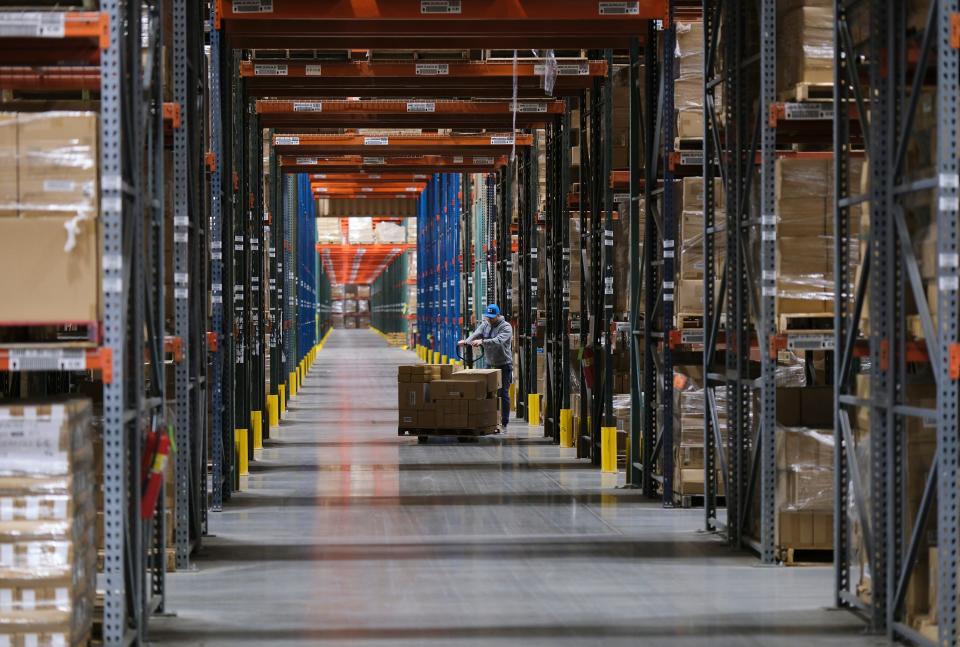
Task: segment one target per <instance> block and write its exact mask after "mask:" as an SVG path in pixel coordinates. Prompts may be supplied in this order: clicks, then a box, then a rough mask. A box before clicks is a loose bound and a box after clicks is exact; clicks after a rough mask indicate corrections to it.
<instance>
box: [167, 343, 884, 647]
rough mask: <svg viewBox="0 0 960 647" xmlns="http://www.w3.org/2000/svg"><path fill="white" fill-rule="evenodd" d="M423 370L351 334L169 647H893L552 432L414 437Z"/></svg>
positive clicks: (175, 578)
mask: <svg viewBox="0 0 960 647" xmlns="http://www.w3.org/2000/svg"><path fill="white" fill-rule="evenodd" d="M414 361H415V356H414V354H413V353H412V352H409V351H402V350H400V349H397V348H391V347H388V346H387V344H386V343H385V342H384V341H383V340H382V339H381V338H380V337H379V336H377V335H376V334H375V333H373V332H371V331H366V330H357V331H354V330H337V331H334V333H333V334H332V335H331V336H330V338H329V340H328V342H327V344H326V347H325V348H324V350H323V351H321V352H320V354H319V357H318V359H317V364H316V365H315V366H314V368H313V370H312V371H311V373H310V375H309V376H308V377H307V379H306V381H305V383H304V385H303V389H302V390H301V391H300V393H299V394H298V396H297V398H296V399H295V400H294V402H293V403H292V406H291V407H290V410H289V412H288V415H287V417H286V419H285V420H284V421H283V423H282V425H281V428H280V430H279V433H276V434H273V438H271V439H270V440H269V441H268V443H267V446H266V448H265V449H264V450H263V452H262V455H261V456H260V457H259V460H257V461H256V463H255V464H253V466H252V468H251V475H250V477H249V483H248V486H247V489H246V491H245V492H243V493H241V494H239V495H237V496H236V497H235V498H234V500H233V501H232V502H231V503H230V504H229V505H228V506H227V507H226V509H225V510H224V511H223V512H222V513H216V514H212V515H211V521H210V527H211V532H212V533H213V534H214V535H215V537H213V538H210V539H208V540H207V541H206V542H205V544H204V548H203V550H202V551H201V553H200V555H199V556H197V557H196V558H195V568H196V570H195V571H193V572H184V573H176V574H173V575H171V576H170V578H169V579H168V587H169V596H168V609H169V611H171V612H173V613H175V614H176V617H175V618H158V619H156V620H154V621H153V623H152V631H151V638H152V642H153V644H157V645H315V644H321V643H322V644H345V645H516V644H520V643H522V644H524V645H594V644H605V645H606V644H610V645H658V646H659V645H677V646H679V645H684V646H687V645H689V646H694V645H697V646H700V645H704V646H705V645H710V646H711V647H721V646H722V647H726V646H731V645H757V646H760V645H763V646H773V645H777V646H779V645H837V646H841V645H843V646H844V647H855V646H858V645H876V644H884V643H883V641H880V640H879V639H877V638H875V637H868V636H863V635H862V627H863V625H862V624H861V623H860V622H859V621H858V620H857V618H855V617H854V616H852V615H850V614H849V613H847V612H842V611H833V610H828V609H827V608H826V607H828V606H829V605H830V603H831V594H830V591H831V575H832V571H831V569H830V568H829V567H804V568H764V567H761V566H760V565H759V564H758V562H757V559H756V558H755V557H753V556H750V555H746V554H737V553H733V552H731V551H730V550H729V549H728V548H727V547H726V546H724V545H723V544H722V543H721V542H720V540H718V539H717V538H716V537H714V536H712V535H709V534H703V533H701V532H699V531H698V529H699V527H700V525H701V524H702V515H703V513H702V511H701V510H664V509H662V508H661V507H660V506H659V505H658V504H656V503H655V502H649V501H646V500H643V499H642V498H641V497H639V496H638V495H637V494H636V493H635V492H633V491H630V490H622V489H616V485H617V479H616V478H615V477H613V475H610V476H609V477H604V476H603V475H601V474H600V473H599V472H598V471H597V470H596V469H594V468H592V467H590V466H588V465H585V464H584V463H583V462H580V461H577V460H576V459H575V458H574V457H573V455H572V453H571V452H572V450H561V449H559V448H557V447H555V446H553V445H552V444H549V443H546V442H544V441H543V439H542V431H541V430H539V429H529V428H527V427H525V426H521V425H516V426H514V425H511V427H510V432H509V434H508V435H507V436H506V438H499V437H493V438H487V439H483V440H482V441H481V442H480V444H459V443H457V442H445V441H434V442H431V443H429V444H426V445H418V444H417V441H416V439H415V438H408V437H403V438H400V437H398V436H397V435H396V423H397V413H396V404H395V403H396V386H395V384H396V366H397V365H398V364H404V363H412V362H414ZM609 478H612V480H608V479H609ZM620 480H622V475H621V477H620Z"/></svg>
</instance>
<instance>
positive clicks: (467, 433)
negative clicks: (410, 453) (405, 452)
mask: <svg viewBox="0 0 960 647" xmlns="http://www.w3.org/2000/svg"><path fill="white" fill-rule="evenodd" d="M497 429H498V428H497V427H496V426H492V427H478V428H476V429H421V428H416V427H398V428H397V435H398V436H416V437H417V438H418V440H419V441H420V442H422V443H423V442H426V441H427V439H428V438H431V437H433V438H445V437H446V438H457V439H460V440H462V441H463V442H466V441H468V440H472V439H476V438H480V437H481V436H492V435H494V434H496V433H497Z"/></svg>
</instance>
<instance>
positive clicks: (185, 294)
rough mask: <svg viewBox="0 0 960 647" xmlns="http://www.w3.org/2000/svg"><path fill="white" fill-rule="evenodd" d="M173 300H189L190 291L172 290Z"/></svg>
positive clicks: (182, 289) (185, 289) (183, 289)
mask: <svg viewBox="0 0 960 647" xmlns="http://www.w3.org/2000/svg"><path fill="white" fill-rule="evenodd" d="M173 298H174V299H177V300H185V299H189V298H190V290H188V289H187V288H175V289H174V290H173Z"/></svg>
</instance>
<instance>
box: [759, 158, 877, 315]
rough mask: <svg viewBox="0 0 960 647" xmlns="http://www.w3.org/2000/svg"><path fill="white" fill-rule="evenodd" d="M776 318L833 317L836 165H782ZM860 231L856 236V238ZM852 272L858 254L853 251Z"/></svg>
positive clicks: (856, 176)
mask: <svg viewBox="0 0 960 647" xmlns="http://www.w3.org/2000/svg"><path fill="white" fill-rule="evenodd" d="M850 184H851V186H852V187H856V186H859V185H860V165H859V164H853V165H852V166H851V178H850ZM775 197H776V209H777V312H778V313H779V314H794V313H799V314H814V313H832V312H833V293H834V284H833V265H834V260H833V259H834V249H833V247H834V245H833V202H834V190H833V160H832V159H803V158H797V159H789V158H784V159H778V160H777V164H776V196H775ZM856 233H857V232H856V231H854V232H852V234H853V235H854V236H855V235H856ZM850 253H851V257H850V258H849V259H848V263H849V264H850V265H851V267H854V266H856V265H858V263H857V259H858V258H859V250H858V248H857V246H855V245H852V246H851V248H850Z"/></svg>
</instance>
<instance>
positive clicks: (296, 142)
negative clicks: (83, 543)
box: [273, 133, 533, 156]
mask: <svg viewBox="0 0 960 647" xmlns="http://www.w3.org/2000/svg"><path fill="white" fill-rule="evenodd" d="M514 144H515V145H516V146H530V145H532V144H533V136H532V135H520V134H517V135H511V134H509V133H507V134H494V135H390V136H387V135H315V134H298V135H274V136H273V146H274V148H275V149H276V151H277V153H279V154H295V155H304V154H310V153H317V154H320V153H340V154H343V153H363V154H365V155H371V156H378V155H391V156H393V155H404V154H405V155H411V154H417V153H421V154H422V153H437V152H449V153H456V154H459V155H464V156H483V155H485V154H486V155H489V154H490V153H501V154H502V153H505V152H509V151H510V150H511V148H512V147H513V146H514Z"/></svg>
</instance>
